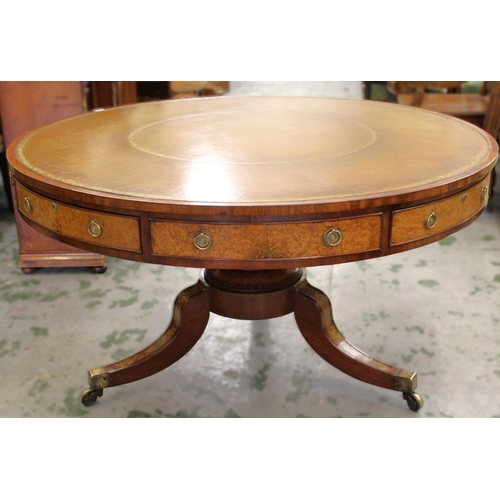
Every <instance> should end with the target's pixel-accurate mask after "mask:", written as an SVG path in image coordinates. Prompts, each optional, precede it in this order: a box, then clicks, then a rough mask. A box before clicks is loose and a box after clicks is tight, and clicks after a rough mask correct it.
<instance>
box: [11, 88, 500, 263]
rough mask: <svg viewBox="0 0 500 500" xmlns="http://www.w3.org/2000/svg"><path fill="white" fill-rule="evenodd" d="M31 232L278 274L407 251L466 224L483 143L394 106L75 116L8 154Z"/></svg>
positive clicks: (276, 104)
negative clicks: (272, 271)
mask: <svg viewBox="0 0 500 500" xmlns="http://www.w3.org/2000/svg"><path fill="white" fill-rule="evenodd" d="M7 158H8V161H9V163H10V166H11V173H12V176H13V177H12V182H13V185H14V191H15V193H16V196H17V207H18V210H19V212H20V213H21V216H22V217H23V219H24V220H26V221H27V222H28V224H31V225H32V226H33V227H35V228H36V229H38V230H39V231H41V232H43V233H44V234H47V235H48V236H51V237H53V238H56V239H59V240H61V241H63V242H65V243H69V244H71V245H74V246H77V247H80V248H84V249H86V250H91V251H95V252H97V253H103V254H105V255H111V256H116V257H120V258H126V259H131V260H138V261H144V262H153V263H160V264H168V265H178V266H188V267H207V268H219V269H230V268H231V269H273V268H274V269H279V268H287V267H306V266H311V265H323V264H333V263H339V262H347V261H353V260H361V259H366V258H371V257H377V256H381V255H387V254H391V253H395V252H400V251H405V250H409V249H411V248H415V247H418V246H421V245H424V244H427V243H431V242H433V241H437V240H438V239H441V238H444V237H445V236H447V235H448V234H451V233H452V232H454V231H456V230H458V229H460V228H462V227H464V226H465V225H467V224H470V223H471V222H472V221H473V220H475V219H476V218H477V217H478V216H479V214H480V213H481V211H482V210H483V209H484V207H485V205H486V203H487V194H488V190H489V185H490V184H489V183H490V176H489V174H490V172H491V170H492V169H493V167H494V165H495V163H496V161H497V158H498V145H497V144H496V142H495V141H494V140H493V138H492V137H491V136H490V135H488V134H487V133H486V132H484V131H483V130H481V129H479V128H478V127H475V126H473V125H471V124H469V123H466V122H464V121H461V120H458V119H455V118H452V117H449V116H444V115H440V114H437V113H432V112H428V111H423V110H420V109H415V108H410V107H407V106H402V105H398V104H387V103H380V102H374V101H355V100H342V99H341V100H339V99H328V98H309V97H216V98H201V99H183V100H170V101H160V102H152V103H145V104H138V105H133V106H125V107H119V108H111V109H107V110H103V111H99V112H91V113H87V114H84V115H80V116H77V117H74V118H70V119H68V120H64V121H60V122H57V123H54V124H52V125H47V126H45V127H41V128H39V129H36V130H34V131H32V132H29V133H27V134H26V135H24V136H23V137H20V138H19V139H18V140H17V141H15V142H14V143H13V144H11V146H10V147H9V150H8V152H7Z"/></svg>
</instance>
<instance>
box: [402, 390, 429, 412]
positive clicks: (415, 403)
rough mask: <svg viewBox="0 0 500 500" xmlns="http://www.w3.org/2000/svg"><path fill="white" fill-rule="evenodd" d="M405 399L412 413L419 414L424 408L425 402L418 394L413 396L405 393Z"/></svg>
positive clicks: (414, 393)
mask: <svg viewBox="0 0 500 500" xmlns="http://www.w3.org/2000/svg"><path fill="white" fill-rule="evenodd" d="M403 398H404V399H405V400H406V402H407V403H408V407H409V408H410V410H411V411H415V412H417V411H418V410H420V409H421V408H422V407H423V406H424V400H423V399H422V398H421V397H420V396H419V395H418V394H417V393H416V392H413V393H412V394H407V393H403Z"/></svg>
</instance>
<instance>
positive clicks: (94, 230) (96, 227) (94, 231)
mask: <svg viewBox="0 0 500 500" xmlns="http://www.w3.org/2000/svg"><path fill="white" fill-rule="evenodd" d="M87 229H88V230H89V233H90V234H91V235H92V236H93V237H94V238H98V237H99V236H101V234H102V228H101V226H100V224H99V223H98V222H97V221H95V220H92V221H90V223H89V225H88V228H87Z"/></svg>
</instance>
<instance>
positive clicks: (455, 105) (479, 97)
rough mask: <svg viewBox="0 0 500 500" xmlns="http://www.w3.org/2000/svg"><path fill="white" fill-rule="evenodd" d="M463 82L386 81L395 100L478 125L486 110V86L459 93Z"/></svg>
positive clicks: (481, 122) (481, 123)
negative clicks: (473, 91) (478, 89)
mask: <svg viewBox="0 0 500 500" xmlns="http://www.w3.org/2000/svg"><path fill="white" fill-rule="evenodd" d="M464 83H466V82H410V81H403V82H388V86H389V88H390V89H391V90H392V91H393V92H394V93H395V94H396V98H397V102H398V103H399V104H404V105H406V106H415V107H418V108H422V109H427V110H429V111H436V112H437V113H444V114H446V115H450V116H456V117H457V118H461V119H462V120H466V121H468V122H470V123H473V124H474V125H477V126H479V127H481V126H482V125H483V123H484V118H485V116H486V113H487V111H488V96H487V87H486V85H483V88H482V89H481V92H480V93H462V92H461V86H462V85H463V84H464Z"/></svg>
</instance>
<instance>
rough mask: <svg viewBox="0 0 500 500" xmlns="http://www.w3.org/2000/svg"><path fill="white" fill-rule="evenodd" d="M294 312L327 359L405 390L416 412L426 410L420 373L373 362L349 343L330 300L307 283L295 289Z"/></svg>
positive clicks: (356, 375) (369, 380)
mask: <svg viewBox="0 0 500 500" xmlns="http://www.w3.org/2000/svg"><path fill="white" fill-rule="evenodd" d="M294 312H295V320H296V322H297V325H298V327H299V330H300V331H301V333H302V335H303V336H304V338H305V339H306V341H307V343H308V344H309V345H310V346H311V347H312V349H313V350H314V351H315V352H316V353H318V354H319V355H320V356H321V357H322V358H323V359H324V360H326V361H327V362H328V363H330V364H331V365H333V366H335V367H336V368H338V369H339V370H341V371H343V372H344V373H346V374H347V375H350V376H351V377H354V378H357V379H358V380H362V381H363V382H367V383H369V384H372V385H376V386H378V387H384V388H386V389H392V390H395V391H401V392H402V393H403V397H404V399H406V400H407V402H408V406H409V407H410V409H411V410H412V411H418V410H419V409H420V408H422V406H423V401H422V398H421V397H420V396H419V395H418V394H415V393H414V391H415V388H416V387H417V374H416V373H414V372H410V371H408V370H402V369H400V368H395V367H393V366H390V365H387V364H385V363H382V362H381V361H378V360H376V359H373V358H371V357H370V356H368V355H367V354H365V353H364V352H362V351H360V350H359V349H358V348H356V347H354V346H353V345H352V344H350V343H349V342H347V340H346V339H345V337H344V336H343V335H342V333H340V331H339V329H338V328H337V326H336V325H335V322H334V320H333V316H332V306H331V303H330V300H329V299H328V297H327V296H326V295H325V294H324V293H323V292H322V291H321V290H319V289H317V288H315V287H313V286H311V285H310V284H309V283H308V282H307V281H305V280H304V281H302V282H300V283H298V284H297V286H296V287H295V289H294Z"/></svg>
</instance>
